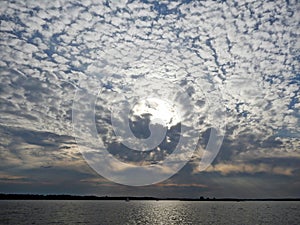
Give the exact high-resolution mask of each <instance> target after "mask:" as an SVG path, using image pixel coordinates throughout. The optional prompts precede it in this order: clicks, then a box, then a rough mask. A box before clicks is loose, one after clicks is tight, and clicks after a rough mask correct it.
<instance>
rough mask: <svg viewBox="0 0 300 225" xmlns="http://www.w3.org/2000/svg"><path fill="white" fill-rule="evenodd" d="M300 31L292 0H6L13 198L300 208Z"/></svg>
mask: <svg viewBox="0 0 300 225" xmlns="http://www.w3.org/2000/svg"><path fill="white" fill-rule="evenodd" d="M299 18H300V4H299V3H298V2H297V1H281V0H280V1H250V0H249V1H192V0H185V1H151V0H140V1H133V0H129V1H123V0H111V1H95V0H83V1H75V0H60V1H58V0H51V1H50V0H43V1H36V0H24V1H13V0H11V1H8V0H2V1H1V8H0V81H1V82H0V106H1V107H0V115H1V116H0V193H35V194H76V195H90V194H94V195H99V196H102V195H109V196H124V195H133V196H155V197H196V198H197V197H199V196H205V197H241V198H242V197H245V198H267V197H275V198H280V197H298V198H299V197H300V192H299V188H300V101H299V96H300V64H299V61H300V60H299V59H300V58H299V55H300V43H299V42H300V38H299V32H300V29H299V28H300V24H299V23H300V21H299ZM128 102H129V103H130V104H129V105H128V104H127V103H128ZM124 121H127V122H124ZM124 124H125V125H124ZM126 129H127V130H126ZM128 129H129V130H128ZM151 129H154V130H151ZM126 131H128V132H126ZM129 131H130V132H129ZM151 131H152V132H151ZM183 132H186V133H183ZM161 135H163V137H162V138H161V137H160V136H161ZM181 137H182V139H181ZM211 137H212V138H211ZM147 138H148V139H147ZM151 138H152V139H151ZM147 140H149V143H148V142H147V143H148V144H149V145H150V146H147V143H146V145H143V143H145V142H146V141H147ZM182 140H183V141H182ZM155 141H157V143H156V142H155ZM152 144H153V146H152ZM141 146H143V148H144V150H142V151H141V150H138V148H139V147H141ZM147 147H148V148H147ZM149 149H150V150H149ZM177 150H178V152H177ZM176 152H177V153H176ZM112 159H114V160H115V161H112ZM169 159H170V160H169ZM167 160H169V161H170V162H171V163H170V164H168V165H170V166H169V167H163V166H162V167H159V166H160V165H163V164H161V163H162V162H163V161H167ZM172 160H173V161H172ZM203 162H204V164H203ZM201 163H202V164H201ZM201 165H202V167H201ZM203 165H204V166H203ZM143 166H145V167H143ZM133 168H135V169H137V171H138V172H137V173H136V174H138V175H137V176H135V175H136V174H135V173H133V172H132V171H133ZM141 168H147V169H145V170H144V169H141ZM149 168H151V169H153V168H156V169H157V170H156V171H155V176H154V177H153V180H151V182H150V184H149V185H141V184H143V182H144V180H143V179H144V178H145V177H146V178H145V179H146V181H145V182H144V183H145V184H146V183H147V182H148V181H149V180H148V176H143V175H144V174H145V173H146V172H147V171H148V169H149ZM161 168H162V169H161ZM142 170H143V171H142ZM141 171H142V172H141ZM149 171H150V169H149ZM139 172H141V173H139ZM149 174H150V172H149ZM149 177H150V175H149ZM156 178H158V179H157V180H156ZM149 179H150V178H149ZM126 182H127V184H129V185H125V184H126ZM139 182H141V183H139ZM130 184H134V185H137V186H132V185H130Z"/></svg>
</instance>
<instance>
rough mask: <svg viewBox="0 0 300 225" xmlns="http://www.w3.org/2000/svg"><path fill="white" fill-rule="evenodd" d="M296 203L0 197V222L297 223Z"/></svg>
mask: <svg viewBox="0 0 300 225" xmlns="http://www.w3.org/2000/svg"><path fill="white" fill-rule="evenodd" d="M299 212H300V202H288V201H286V202H276V201H267V202H259V201H253V202H252V201H250V202H189V201H129V202H125V201H77V200H38V201H37V200H22V201H17V200H8V201H6V200H2V201H0V224H1V225H10V224H11V225H21V224H26V225H29V224H38V225H40V224H43V225H46V224H68V225H69V224H70V225H74V224H87V225H88V224H104V225H107V224H113V225H116V224H151V225H152V224H163V225H166V224H205V225H207V224H222V225H226V224H228V225H236V224H238V225H241V224H243V225H247V224H249V225H250V224H251V225H259V224H266V225H285V224H286V225H299V224H300V215H299Z"/></svg>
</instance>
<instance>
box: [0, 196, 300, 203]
mask: <svg viewBox="0 0 300 225" xmlns="http://www.w3.org/2000/svg"><path fill="white" fill-rule="evenodd" d="M0 200H123V201H138V200H143V201H145V200H150V201H236V202H240V201H300V198H255V199H254V198H251V199H240V198H205V197H199V198H156V197H133V196H119V197H111V196H93V195H91V196H79V195H37V194H0Z"/></svg>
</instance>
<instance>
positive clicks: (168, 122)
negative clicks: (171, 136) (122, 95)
mask: <svg viewBox="0 0 300 225" xmlns="http://www.w3.org/2000/svg"><path fill="white" fill-rule="evenodd" d="M132 114H133V115H135V116H143V115H144V114H148V115H150V120H151V122H152V123H159V124H161V125H163V126H166V127H168V128H170V127H172V126H175V125H176V124H178V123H180V121H181V119H180V113H179V112H178V109H176V106H175V105H174V104H172V103H171V102H169V101H168V100H162V99H158V98H153V97H151V98H146V99H142V100H140V101H138V102H137V103H136V104H135V105H134V107H133V108H132Z"/></svg>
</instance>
